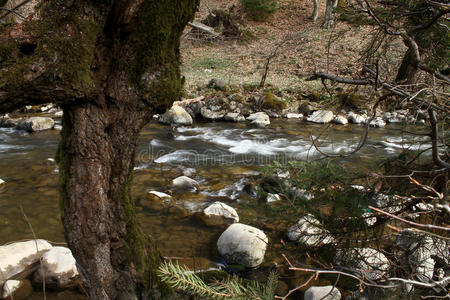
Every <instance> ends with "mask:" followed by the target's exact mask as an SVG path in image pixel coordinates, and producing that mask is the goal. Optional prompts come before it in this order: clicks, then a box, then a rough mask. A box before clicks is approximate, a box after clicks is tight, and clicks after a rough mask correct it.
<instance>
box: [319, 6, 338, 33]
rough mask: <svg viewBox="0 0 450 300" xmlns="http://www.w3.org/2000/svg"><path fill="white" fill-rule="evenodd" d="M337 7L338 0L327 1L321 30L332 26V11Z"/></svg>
mask: <svg viewBox="0 0 450 300" xmlns="http://www.w3.org/2000/svg"><path fill="white" fill-rule="evenodd" d="M337 5H338V0H327V7H326V9H325V20H324V21H323V25H322V27H323V28H326V29H328V28H331V27H332V26H333V24H334V16H333V13H334V10H335V9H336V7H337Z"/></svg>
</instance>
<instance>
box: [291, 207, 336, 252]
mask: <svg viewBox="0 0 450 300" xmlns="http://www.w3.org/2000/svg"><path fill="white" fill-rule="evenodd" d="M287 236H288V238H289V239H290V240H291V241H297V242H299V243H302V244H305V245H307V246H312V247H318V246H322V245H328V244H333V243H335V242H336V241H335V239H334V238H333V237H332V236H331V235H330V234H329V232H328V231H327V230H325V229H322V226H321V224H320V222H319V220H317V219H316V218H315V217H314V216H313V215H311V214H308V215H306V216H304V217H302V218H300V219H299V220H298V222H297V224H295V225H293V226H291V227H290V228H289V229H288V233H287Z"/></svg>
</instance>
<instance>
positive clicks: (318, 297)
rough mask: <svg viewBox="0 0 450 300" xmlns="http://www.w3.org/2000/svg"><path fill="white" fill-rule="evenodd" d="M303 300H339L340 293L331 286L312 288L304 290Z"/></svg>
mask: <svg viewBox="0 0 450 300" xmlns="http://www.w3.org/2000/svg"><path fill="white" fill-rule="evenodd" d="M304 299H305V300H339V299H341V292H339V290H338V289H337V288H335V287H333V286H332V285H327V286H312V287H310V288H309V289H307V290H306V292H305V295H304Z"/></svg>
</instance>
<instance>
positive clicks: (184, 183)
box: [170, 176, 199, 191]
mask: <svg viewBox="0 0 450 300" xmlns="http://www.w3.org/2000/svg"><path fill="white" fill-rule="evenodd" d="M198 187H199V184H198V182H197V181H195V180H194V179H192V178H189V177H187V176H180V177H177V178H175V179H174V180H172V184H171V185H170V188H171V189H172V190H175V191H183V190H192V191H196V190H197V189H198Z"/></svg>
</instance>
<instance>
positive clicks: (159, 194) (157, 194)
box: [147, 191, 172, 199]
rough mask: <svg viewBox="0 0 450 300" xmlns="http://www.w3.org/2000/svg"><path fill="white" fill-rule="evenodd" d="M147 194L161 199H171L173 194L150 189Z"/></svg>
mask: <svg viewBox="0 0 450 300" xmlns="http://www.w3.org/2000/svg"><path fill="white" fill-rule="evenodd" d="M147 194H149V195H151V196H155V197H157V198H159V199H170V198H172V196H170V195H168V194H166V193H162V192H157V191H150V192H148V193H147Z"/></svg>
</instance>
